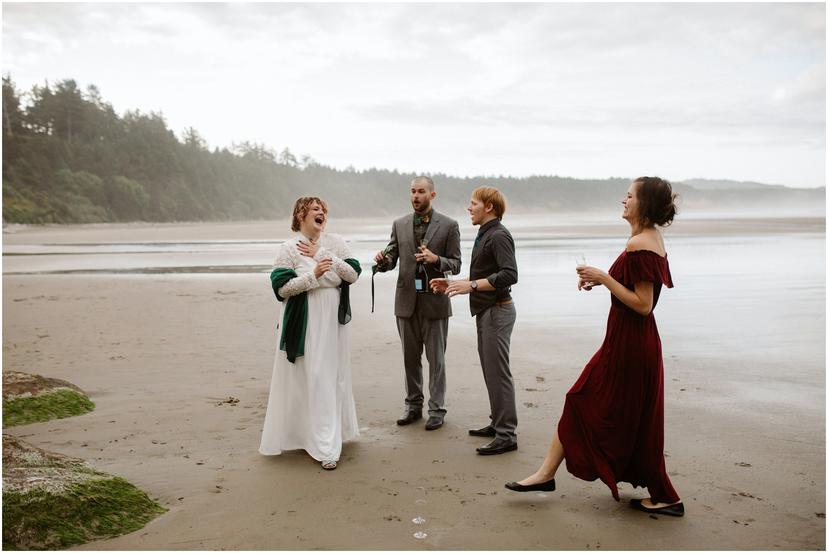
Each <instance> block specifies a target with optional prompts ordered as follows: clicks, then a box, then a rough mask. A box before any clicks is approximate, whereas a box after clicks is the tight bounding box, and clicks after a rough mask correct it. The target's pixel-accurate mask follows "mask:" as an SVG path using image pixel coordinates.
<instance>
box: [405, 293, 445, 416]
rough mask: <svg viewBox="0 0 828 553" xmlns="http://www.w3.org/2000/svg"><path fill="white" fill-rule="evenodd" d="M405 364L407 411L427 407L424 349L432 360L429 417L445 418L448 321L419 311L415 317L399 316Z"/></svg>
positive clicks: (429, 384)
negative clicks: (424, 403)
mask: <svg viewBox="0 0 828 553" xmlns="http://www.w3.org/2000/svg"><path fill="white" fill-rule="evenodd" d="M397 330H398V331H399V333H400V340H401V341H402V348H403V363H404V365H405V393H406V397H405V408H406V411H416V410H420V409H422V408H423V364H422V357H423V346H425V354H426V359H427V360H428V396H429V397H428V414H429V415H436V416H440V417H442V416H445V414H446V409H445V401H446V336H447V335H448V318H446V319H427V318H425V317H423V316H422V314H421V313H420V310H419V309H416V310H415V311H414V314H413V315H412V316H411V317H397Z"/></svg>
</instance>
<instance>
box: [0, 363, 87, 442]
mask: <svg viewBox="0 0 828 553" xmlns="http://www.w3.org/2000/svg"><path fill="white" fill-rule="evenodd" d="M94 408H95V404H94V403H92V401H91V400H90V399H89V398H88V397H87V395H86V394H85V393H84V392H83V390H81V389H80V388H78V387H77V386H75V385H74V384H72V383H70V382H66V381H65V380H59V379H57V378H47V377H43V376H40V375H37V374H29V373H24V372H20V371H3V427H4V428H5V427H9V426H17V425H20V424H29V423H33V422H44V421H48V420H52V419H62V418H65V417H72V416H75V415H82V414H84V413H88V412H89V411H91V410H93V409H94Z"/></svg>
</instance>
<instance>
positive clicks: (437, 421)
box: [425, 415, 443, 430]
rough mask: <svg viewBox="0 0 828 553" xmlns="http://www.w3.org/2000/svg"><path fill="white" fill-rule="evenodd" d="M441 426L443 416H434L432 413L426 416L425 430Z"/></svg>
mask: <svg viewBox="0 0 828 553" xmlns="http://www.w3.org/2000/svg"><path fill="white" fill-rule="evenodd" d="M441 426H443V417H435V416H434V415H432V416H430V417H428V421H426V424H425V429H426V430H437V429H438V428H440V427H441Z"/></svg>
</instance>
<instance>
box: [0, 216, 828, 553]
mask: <svg viewBox="0 0 828 553" xmlns="http://www.w3.org/2000/svg"><path fill="white" fill-rule="evenodd" d="M256 225H268V226H267V227H265V226H262V227H261V228H262V229H265V228H270V229H273V228H283V227H284V225H278V226H277V225H274V224H273V223H270V224H266V223H250V224H238V225H235V224H228V225H149V226H144V227H141V226H134V225H123V226H121V227H110V226H107V227H96V226H87V227H83V228H74V229H70V230H67V229H63V228H43V229H34V230H29V229H16V230H17V231H18V232H16V233H15V234H6V235H5V236H4V242H5V243H6V244H22V243H27V241H29V242H28V243H47V242H50V241H64V242H65V243H82V242H84V241H87V240H89V241H95V242H115V241H119V240H129V241H132V242H137V241H153V240H173V239H176V240H183V239H199V240H200V239H210V238H213V239H245V238H247V239H252V238H255V237H257V236H258V234H257V233H258V231H256V232H251V229H252V228H254V227H256ZM725 226H726V225H725ZM256 228H259V227H256ZM704 228H706V229H709V228H710V227H704ZM688 232H689V231H688ZM699 232H701V231H699ZM740 232H741V231H740ZM743 232H747V231H743ZM822 232H823V233H824V220H823V222H822ZM49 233H53V235H52V236H51V237H49V236H47V235H48V234H49ZM287 234H288V233H286V232H285V233H284V236H287ZM284 236H283V237H284ZM393 284H394V280H393V277H392V278H379V279H377V305H376V312H375V313H373V314H371V313H370V271H367V272H364V273H363V278H362V279H361V280H360V281H359V283H358V284H357V285H356V286H354V287H352V302H353V311H354V320H353V322H352V323H351V324H352V327H351V332H352V334H351V336H352V366H353V373H354V395H355V398H356V401H357V413H358V417H359V421H360V426H361V428H362V435H361V436H360V438H359V439H358V440H356V441H355V442H352V443H349V444H346V445H345V447H344V451H343V455H342V459H341V464H340V467H339V468H338V469H337V470H335V471H332V472H326V471H323V470H322V469H321V468H320V467H319V466H318V464H317V463H315V462H314V461H313V460H312V459H310V457H308V456H307V455H306V454H304V453H303V452H291V453H287V454H285V455H282V456H280V457H264V456H261V455H259V454H258V452H257V447H258V443H259V435H260V431H261V425H262V421H263V418H264V409H265V406H266V402H267V391H268V385H269V381H270V374H271V369H272V361H273V355H274V352H275V349H276V339H275V322H276V308H275V301H274V300H273V298H272V293H271V292H270V290H269V288H268V282H267V276H266V275H264V274H200V275H193V274H182V275H174V274H165V275H123V274H122V275H117V276H114V275H105V274H100V275H20V276H4V279H3V332H4V339H3V351H4V368H5V369H7V370H21V371H26V372H33V373H38V374H43V375H45V376H50V377H54V378H61V379H65V380H69V381H71V382H73V383H74V384H76V385H78V386H80V387H81V388H83V389H84V390H85V391H86V392H88V393H89V394H90V397H91V398H92V399H93V401H95V403H96V406H97V407H96V409H95V411H94V412H92V413H90V414H87V415H84V416H81V417H75V418H70V419H64V420H59V421H51V422H48V423H41V424H34V425H29V426H25V427H16V428H11V429H7V430H6V432H8V433H10V434H13V435H15V436H18V437H21V438H23V439H25V440H28V441H30V442H31V443H33V444H34V445H36V446H38V447H43V448H46V449H49V450H52V451H57V452H60V453H64V454H67V455H71V456H77V457H81V458H84V459H86V460H88V461H89V462H90V463H92V464H93V465H94V466H95V467H96V468H99V469H101V470H104V471H107V472H110V473H113V474H116V475H120V476H123V477H125V478H127V479H129V480H130V481H131V482H133V483H134V484H136V485H137V486H139V487H140V488H142V489H144V490H146V491H147V492H148V493H149V494H150V495H151V496H152V497H155V498H158V500H159V501H160V502H161V503H162V504H163V505H164V506H166V507H168V508H169V509H170V511H169V512H168V513H166V514H165V515H163V516H161V517H160V518H158V519H157V520H155V521H153V522H151V523H150V524H149V525H148V526H146V527H145V528H144V529H142V530H140V531H137V532H134V533H132V534H129V535H126V536H122V537H119V538H115V539H112V540H107V541H101V542H95V543H91V544H87V545H86V546H82V547H80V548H79V549H96V550H97V549H116V550H123V549H254V550H255V549H314V548H323V549H392V550H398V549H402V550H407V549H487V550H489V549H507V550H522V549H578V550H581V549H597V548H599V547H600V548H601V549H622V550H623V549H683V550H686V549H824V548H825V519H824V516H825V514H824V513H825V386H824V384H825V380H824V356H823V357H822V359H813V361H812V363H811V365H813V366H811V365H809V366H808V367H807V369H808V370H799V371H795V370H792V368H791V367H787V366H784V365H782V366H780V364H779V362H778V360H777V359H767V360H764V361H763V360H762V359H760V358H756V357H751V356H748V357H745V358H744V359H740V357H739V356H738V355H732V353H733V351H732V350H733V349H736V350H738V347H739V345H738V344H733V345H731V347H730V349H731V351H730V352H729V354H725V353H723V352H721V351H720V348H708V347H706V344H705V343H698V342H694V341H693V329H692V328H683V329H676V328H674V327H671V326H670V325H669V324H662V320H661V319H660V318H659V322H660V327H661V328H662V340H663V342H664V352H665V371H666V377H665V397H666V412H665V427H666V432H665V442H666V446H665V451H666V454H667V468H668V471H669V474H670V476H671V478H672V479H673V483H674V485H675V487H676V489H677V490H678V492H679V494H680V495H681V496H682V498H683V500H684V502H685V506H686V509H687V516H686V517H685V518H683V519H673V518H669V517H658V518H657V519H654V518H651V517H649V516H647V515H645V514H642V513H639V512H636V511H633V510H631V509H630V508H629V507H628V506H627V504H626V501H627V500H628V499H629V498H632V497H646V491H644V490H641V489H632V487H631V486H629V485H628V484H622V485H621V487H620V491H621V497H622V502H620V503H616V502H615V501H613V499H612V497H611V495H610V493H609V491H608V489H607V488H606V487H605V486H604V485H603V484H602V483H601V482H583V481H580V480H577V479H575V478H574V477H572V476H570V475H569V474H568V473H567V472H566V471H565V469H564V468H563V467H562V469H561V471H560V472H559V475H558V479H557V481H558V491H556V492H554V493H550V494H546V495H545V496H539V495H538V494H515V493H513V492H508V491H507V490H505V489H504V488H503V483H504V482H506V481H508V480H514V479H519V478H521V477H523V476H525V475H527V474H529V473H530V472H531V471H533V470H534V468H535V467H536V466H537V464H538V463H539V462H540V460H541V459H542V457H543V455H544V453H545V451H546V447H547V445H548V442H549V438H550V436H551V433H552V429H553V428H554V425H555V424H556V422H557V419H558V416H559V414H560V409H561V407H562V405H563V397H564V394H565V392H566V390H567V389H568V388H569V386H570V385H571V384H572V383H573V382H574V381H575V379H576V378H577V376H578V374H579V373H580V370H581V368H582V367H583V365H584V363H585V362H586V361H587V360H588V359H589V357H590V356H591V355H592V353H593V352H594V351H595V350H596V349H597V347H598V346H599V344H600V341H601V338H602V336H603V331H604V324H605V313H606V311H605V309H602V310H598V311H595V312H594V313H593V312H590V313H589V316H585V317H583V318H582V319H578V320H576V321H573V323H572V324H569V325H566V326H556V327H555V328H547V327H546V326H545V325H543V324H536V323H530V322H522V321H521V318H520V313H521V311H520V310H521V305H520V304H518V305H517V309H518V323H517V325H516V328H515V332H514V335H513V341H512V367H513V373H514V376H515V382H516V389H517V399H518V416H519V419H520V424H519V428H518V432H519V446H520V449H519V450H518V451H517V452H514V453H508V454H505V455H499V456H494V457H480V456H478V455H476V454H475V451H474V448H475V447H477V446H479V445H482V444H484V443H485V442H486V440H485V439H481V438H472V437H470V436H468V435H467V429H468V428H471V427H477V426H480V425H482V424H484V423H485V422H486V416H487V411H488V409H487V406H488V401H487V396H486V391H485V388H484V385H483V379H482V375H481V373H480V368H479V364H478V362H477V354H476V342H475V336H474V332H473V326H472V321H471V318H470V317H469V315H468V311H467V303H466V300H465V299H460V298H458V299H455V300H454V303H453V305H454V307H455V317H454V319H452V322H451V324H450V330H449V342H448V344H449V345H448V353H447V363H448V398H447V400H448V405H447V407H448V411H449V412H448V416H447V419H446V425H445V426H444V427H443V428H441V429H439V430H437V431H434V432H426V431H424V430H423V427H422V425H421V424H414V425H411V426H408V427H398V426H396V425H395V424H394V420H395V419H396V418H397V417H398V416H399V415H400V413H401V411H402V399H403V378H402V374H403V373H402V360H401V353H400V347H399V340H398V337H397V334H396V330H395V326H394V319H393V315H392V301H393ZM671 293H673V292H671ZM822 294H823V296H822V297H823V298H824V288H823V291H822ZM604 300H605V301H607V302H608V299H607V298H604ZM662 301H665V300H664V299H662ZM599 311H601V312H599ZM656 316H657V318H658V311H657V313H656ZM664 322H665V323H666V321H664ZM819 324H822V325H824V311H823V312H822V320H821V321H820V323H819ZM674 346H675V347H674ZM822 348H823V350H824V341H823V342H822ZM677 352H680V355H676V353H677ZM820 364H821V365H822V368H821V369H820ZM799 368H800V369H801V368H802V367H799ZM783 381H784V384H785V386H784V390H785V393H779V392H778V390H780V389H782V388H783V387H782V386H781V384H780V382H783ZM792 390H793V391H792ZM230 397H233V398H238V400H239V401H238V403H237V404H235V405H234V404H231V403H228V402H226V401H224V400H227V399H228V398H230ZM417 486H425V487H426V489H427V491H428V504H427V506H426V508H425V509H424V510H423V512H422V513H421V514H423V516H425V517H426V518H427V519H428V522H427V524H426V527H425V531H426V532H428V538H427V539H426V540H424V541H418V540H415V539H413V538H412V536H411V534H412V533H413V532H414V531H415V529H416V528H415V526H414V525H413V524H412V523H411V518H412V517H413V516H415V515H416V514H418V513H417V510H416V509H415V506H414V488H415V487H417Z"/></svg>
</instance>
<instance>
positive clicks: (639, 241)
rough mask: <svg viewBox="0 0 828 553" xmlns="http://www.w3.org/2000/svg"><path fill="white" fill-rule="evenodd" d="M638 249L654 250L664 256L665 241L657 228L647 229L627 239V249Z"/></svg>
mask: <svg viewBox="0 0 828 553" xmlns="http://www.w3.org/2000/svg"><path fill="white" fill-rule="evenodd" d="M638 250H648V251H651V252H654V253H656V254H658V255H660V256H662V257H664V255H665V254H666V252H665V250H664V242H663V240H662V239H661V235H660V234H659V233H658V231H657V230H655V229H652V230H645V231H644V232H641V233H639V234H636V235H635V236H633V237H631V238H630V239H629V240H628V241H627V251H628V252H634V251H638Z"/></svg>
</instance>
